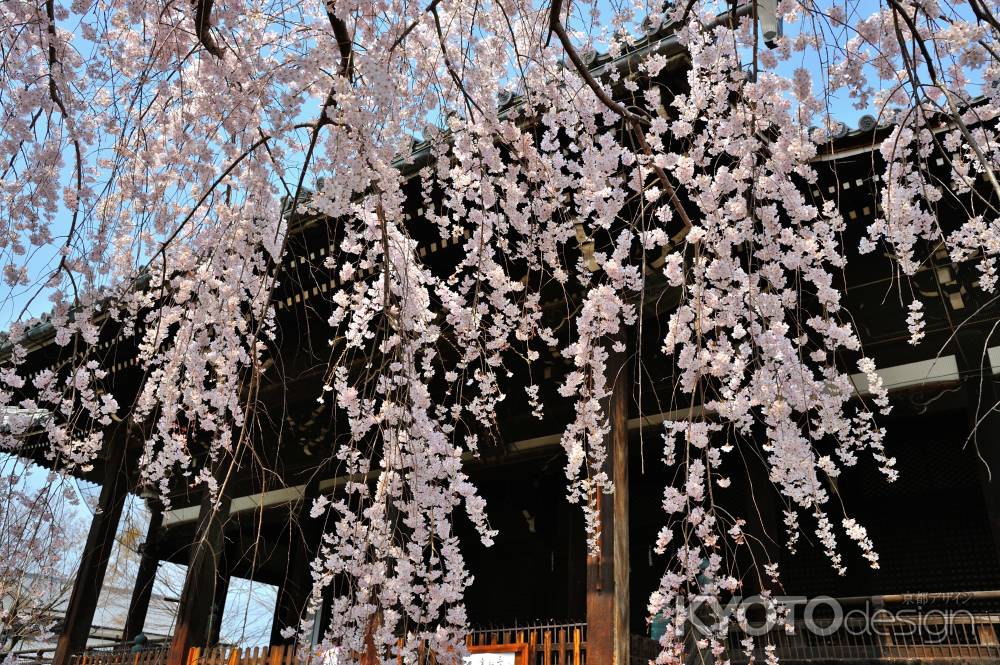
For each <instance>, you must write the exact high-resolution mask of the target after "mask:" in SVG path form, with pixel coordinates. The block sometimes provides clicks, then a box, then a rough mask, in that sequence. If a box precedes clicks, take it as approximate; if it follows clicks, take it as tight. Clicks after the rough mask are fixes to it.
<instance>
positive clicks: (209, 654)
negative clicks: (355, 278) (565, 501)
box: [71, 612, 1000, 665]
mask: <svg viewBox="0 0 1000 665" xmlns="http://www.w3.org/2000/svg"><path fill="white" fill-rule="evenodd" d="M877 623H878V625H877V626H874V628H872V629H869V630H864V628H865V626H854V625H853V624H852V623H851V622H850V621H845V623H844V625H843V626H842V627H841V629H840V630H838V631H836V632H835V633H833V634H830V635H826V636H822V637H819V636H816V635H813V634H812V633H810V632H809V631H808V630H805V629H804V627H801V626H800V627H799V630H796V631H795V632H794V633H793V634H788V633H786V632H785V631H784V630H780V629H776V630H775V631H773V632H772V633H770V634H768V635H767V636H766V637H761V638H758V639H757V640H756V647H757V649H756V651H755V652H754V653H753V656H754V660H755V662H763V661H764V660H765V659H766V658H767V656H768V654H767V653H766V652H765V650H764V646H765V645H771V646H772V647H773V648H774V650H775V653H776V654H777V655H778V657H780V658H781V659H782V660H784V661H785V662H807V661H812V660H822V661H824V662H839V663H844V664H845V665H846V664H848V663H856V664H860V663H875V662H880V663H890V662H898V661H900V660H906V659H910V660H921V659H926V660H934V661H941V662H945V661H950V662H959V661H960V662H962V663H976V664H983V665H985V664H987V663H989V664H993V663H1000V614H993V613H985V612H982V613H976V614H968V613H967V614H959V615H956V616H954V617H951V618H950V619H949V622H948V624H947V626H938V625H937V624H930V623H925V624H921V625H922V630H921V631H919V632H914V631H913V630H912V628H913V627H914V625H915V624H913V622H912V621H909V622H894V621H893V620H891V619H879V620H878V622H877ZM944 627H946V628H947V629H948V630H947V631H945V630H942V628H944ZM742 637H743V635H742V634H740V633H738V632H734V633H733V634H731V635H730V640H729V643H728V644H727V651H728V655H729V657H730V658H731V659H732V662H733V663H734V664H736V665H739V664H740V663H744V664H745V663H747V661H748V660H749V658H748V656H747V654H745V653H744V652H743V646H742V644H741V643H740V640H741V639H742ZM466 643H467V645H468V647H469V651H470V652H472V653H490V652H503V653H514V654H516V664H517V665H606V664H604V663H588V662H587V625H586V624H584V623H574V624H551V625H534V626H524V627H515V628H487V629H480V630H475V631H473V632H472V633H471V634H470V635H469V636H468V639H467V642H466ZM659 650H660V647H659V645H658V644H657V643H656V642H654V641H653V640H650V639H649V638H644V637H639V636H633V637H632V640H631V664H630V665H648V663H649V662H650V661H651V660H654V659H655V658H656V656H657V655H658V654H659ZM166 655H167V649H166V646H165V645H163V646H156V647H151V648H147V649H145V650H143V651H140V652H138V653H131V652H130V651H128V649H127V647H126V648H120V649H118V650H111V651H108V650H99V651H90V652H86V653H84V654H81V655H78V656H74V657H73V659H72V661H71V665H166ZM298 655H300V654H297V653H296V651H295V649H294V648H292V647H282V646H273V647H252V648H246V649H240V648H236V647H215V648H211V649H197V648H196V649H191V650H190V652H189V654H188V658H187V662H186V663H185V665H321V664H320V662H319V659H318V658H316V659H309V658H298V657H297V656H298ZM301 655H306V654H301ZM420 660H421V665H451V661H452V660H453V659H449V658H443V657H440V656H435V654H433V653H426V654H421V656H420ZM362 662H363V661H362ZM400 663H402V660H401V659H400Z"/></svg>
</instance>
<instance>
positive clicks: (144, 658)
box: [70, 646, 168, 665]
mask: <svg viewBox="0 0 1000 665" xmlns="http://www.w3.org/2000/svg"><path fill="white" fill-rule="evenodd" d="M167 650H168V647H166V646H163V647H154V648H151V649H143V650H142V651H139V652H138V653H132V652H131V651H129V650H128V649H118V650H112V651H101V650H94V651H85V652H83V653H82V654H79V655H76V656H73V657H72V658H70V665H164V664H165V663H166V662H167Z"/></svg>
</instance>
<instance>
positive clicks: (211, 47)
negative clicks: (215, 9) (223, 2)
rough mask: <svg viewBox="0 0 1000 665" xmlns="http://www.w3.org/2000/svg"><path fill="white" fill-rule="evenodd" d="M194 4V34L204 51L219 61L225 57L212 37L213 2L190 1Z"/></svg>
mask: <svg viewBox="0 0 1000 665" xmlns="http://www.w3.org/2000/svg"><path fill="white" fill-rule="evenodd" d="M192 3H193V4H194V33H195V35H196V36H197V37H198V41H199V42H201V45H202V46H204V47H205V50H206V51H208V52H209V53H211V54H212V55H214V56H215V57H216V58H219V59H220V60H221V59H222V58H224V57H225V51H223V50H222V48H221V47H220V46H219V45H218V44H217V43H216V41H215V38H214V37H213V36H212V6H213V5H214V4H215V0H192Z"/></svg>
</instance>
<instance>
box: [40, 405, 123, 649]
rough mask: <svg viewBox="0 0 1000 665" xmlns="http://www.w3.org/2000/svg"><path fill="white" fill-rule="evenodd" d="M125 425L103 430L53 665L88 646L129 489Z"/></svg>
mask: <svg viewBox="0 0 1000 665" xmlns="http://www.w3.org/2000/svg"><path fill="white" fill-rule="evenodd" d="M127 428H128V425H127V424H125V423H122V424H121V426H120V427H119V428H118V429H116V430H115V431H114V432H108V433H107V434H105V437H106V438H105V445H104V455H103V457H104V463H105V473H104V484H103V485H102V486H101V495H100V498H99V499H98V502H97V510H96V511H94V519H93V521H91V523H90V532H89V533H88V534H87V543H86V544H85V545H84V548H83V556H82V557H81V558H80V569H79V571H77V574H76V581H75V582H74V583H73V591H72V593H71V595H70V598H69V605H68V606H67V608H66V619H65V621H64V623H63V629H62V633H61V634H60V635H59V641H58V643H57V645H56V652H55V655H54V656H53V657H52V664H53V665H69V663H70V658H71V657H72V656H73V655H74V654H77V653H79V652H80V651H82V650H83V649H84V648H85V647H86V646H87V638H88V637H89V636H90V625H91V623H92V622H93V620H94V612H95V610H96V609H97V600H98V597H99V596H100V594H101V586H102V585H103V584H104V575H105V573H106V572H107V568H108V559H110V558H111V549H112V547H113V546H114V543H115V533H116V532H117V531H118V522H119V520H120V519H121V516H122V509H123V508H124V506H125V499H126V498H127V497H128V491H129V478H130V476H131V474H130V473H129V466H130V465H129V464H128V463H127V461H126V455H127V448H128V433H127Z"/></svg>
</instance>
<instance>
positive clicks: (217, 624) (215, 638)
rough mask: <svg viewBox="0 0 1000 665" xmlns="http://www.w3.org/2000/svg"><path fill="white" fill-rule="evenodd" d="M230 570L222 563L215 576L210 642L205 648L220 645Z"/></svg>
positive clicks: (210, 618) (209, 630)
mask: <svg viewBox="0 0 1000 665" xmlns="http://www.w3.org/2000/svg"><path fill="white" fill-rule="evenodd" d="M229 580H230V575H229V570H228V569H227V568H226V567H225V563H223V562H220V564H219V572H218V574H216V576H215V587H214V588H213V589H212V610H211V612H209V615H208V640H207V642H206V643H205V646H208V647H214V646H215V645H217V644H218V643H219V635H221V634H222V618H223V617H224V616H225V614H226V598H227V597H228V596H229Z"/></svg>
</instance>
